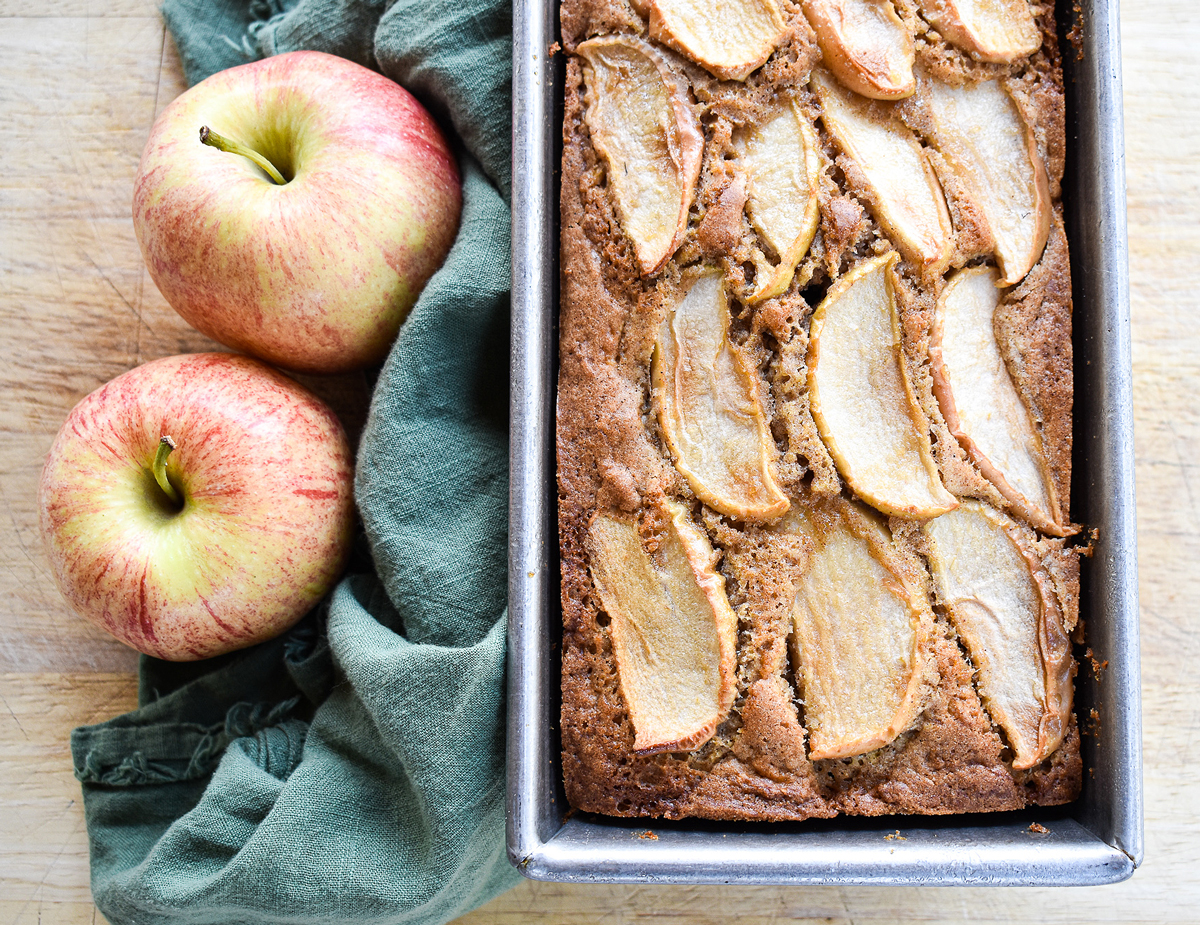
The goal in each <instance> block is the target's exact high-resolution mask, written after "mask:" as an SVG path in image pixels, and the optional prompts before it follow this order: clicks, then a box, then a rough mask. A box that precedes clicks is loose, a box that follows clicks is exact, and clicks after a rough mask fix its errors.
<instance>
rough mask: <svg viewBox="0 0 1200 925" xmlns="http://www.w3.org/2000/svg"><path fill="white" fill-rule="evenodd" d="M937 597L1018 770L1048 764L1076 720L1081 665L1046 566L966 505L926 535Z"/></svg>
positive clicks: (994, 520) (1007, 523) (987, 515)
mask: <svg viewBox="0 0 1200 925" xmlns="http://www.w3.org/2000/svg"><path fill="white" fill-rule="evenodd" d="M923 529H924V531H925V534H926V536H928V537H929V540H930V543H929V546H930V550H931V554H930V565H931V566H932V571H933V577H934V581H935V583H936V585H937V593H938V598H939V600H940V601H941V602H942V604H944V605H945V606H946V608H947V609H948V610H949V611H950V617H951V619H952V620H953V622H954V628H955V629H956V630H957V631H958V635H959V638H961V639H962V641H963V643H964V645H966V647H967V652H968V653H969V654H970V656H971V661H972V662H973V663H974V665H975V668H976V671H977V672H978V677H979V681H978V685H979V694H980V696H981V697H982V699H983V704H984V706H985V707H986V708H987V710H988V712H989V713H990V714H991V716H992V720H993V721H994V722H995V723H996V725H998V726H999V727H1000V728H1001V729H1003V730H1004V734H1005V735H1006V736H1007V738H1008V744H1009V747H1010V748H1011V749H1012V751H1013V756H1014V757H1013V767H1014V768H1018V769H1021V768H1031V767H1033V766H1034V765H1036V764H1038V763H1039V762H1041V761H1042V760H1043V759H1045V758H1046V757H1047V756H1049V755H1050V754H1051V753H1052V752H1053V751H1054V750H1055V749H1056V748H1058V746H1059V743H1061V742H1062V737H1063V734H1064V732H1065V731H1066V728H1067V723H1068V722H1069V720H1070V714H1071V675H1072V672H1073V668H1074V663H1073V662H1072V660H1071V655H1070V643H1069V640H1068V639H1067V634H1066V632H1065V630H1064V629H1063V623H1062V612H1061V609H1060V607H1059V604H1058V598H1057V597H1056V596H1055V594H1054V591H1053V588H1052V585H1051V580H1050V578H1049V576H1048V575H1047V574H1046V573H1045V570H1044V569H1043V567H1042V564H1041V562H1040V560H1039V559H1038V558H1037V556H1036V555H1035V554H1034V552H1033V550H1032V549H1030V548H1029V547H1028V546H1027V545H1025V543H1024V542H1022V541H1021V539H1020V535H1021V534H1020V529H1019V528H1018V527H1017V525H1016V524H1015V523H1014V522H1013V521H1011V520H1010V519H1009V518H1007V517H1005V516H1004V515H1003V514H1001V513H1000V512H998V511H995V510H993V509H992V508H989V507H987V506H986V505H984V504H980V503H979V502H977V501H964V502H963V504H962V506H961V507H959V508H958V509H957V510H955V511H951V512H950V513H949V514H943V515H942V516H941V517H937V518H935V519H933V520H931V521H929V522H928V523H927V524H925V525H924V527H923Z"/></svg>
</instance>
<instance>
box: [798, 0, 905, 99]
mask: <svg viewBox="0 0 1200 925" xmlns="http://www.w3.org/2000/svg"><path fill="white" fill-rule="evenodd" d="M803 3H804V15H805V17H806V18H807V19H808V24H809V25H810V26H812V28H813V32H815V33H816V35H817V44H818V45H819V46H820V47H821V59H822V60H823V61H824V62H825V66H826V67H827V68H829V70H831V71H832V72H833V74H834V76H835V77H837V79H838V80H840V81H841V82H842V83H843V84H844V85H845V86H846V87H848V88H849V89H851V90H853V91H854V92H855V93H860V94H862V95H863V96H867V97H870V98H872V99H876V100H896V99H900V98H901V97H905V96H912V94H913V91H914V90H916V88H917V84H916V80H915V78H914V77H913V60H914V59H915V52H914V46H913V37H912V35H911V34H910V33H909V31H908V27H906V26H905V25H904V23H903V22H901V21H900V17H899V16H897V15H896V10H895V8H894V7H893V6H892V3H891V0H803Z"/></svg>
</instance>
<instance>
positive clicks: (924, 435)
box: [808, 253, 958, 517]
mask: <svg viewBox="0 0 1200 925" xmlns="http://www.w3.org/2000/svg"><path fill="white" fill-rule="evenodd" d="M897 259H898V258H897V257H896V255H895V254H894V253H890V254H885V255H884V256H882V257H876V258H874V259H873V260H868V261H866V262H865V263H861V264H859V265H858V266H856V267H855V268H854V269H853V270H851V271H850V272H849V273H847V274H846V275H845V276H843V277H842V278H841V279H840V280H838V282H837V284H836V285H834V287H833V288H832V289H830V291H829V294H828V295H826V296H825V299H824V301H823V302H821V304H820V305H819V306H818V307H817V310H816V313H815V314H814V315H813V319H812V325H811V327H810V330H809V347H808V397H809V402H810V405H811V407H812V414H813V418H814V420H815V421H816V424H817V430H818V431H819V432H820V434H821V438H822V439H823V440H824V441H825V445H826V447H828V448H829V455H830V456H832V457H833V461H834V463H835V464H836V465H837V468H838V471H839V472H840V473H841V474H842V477H843V478H844V479H845V480H846V482H847V483H848V484H849V485H850V488H851V489H852V490H853V491H854V493H855V494H857V495H858V496H859V497H860V498H862V499H863V500H864V501H867V502H868V503H870V504H871V505H873V506H874V507H876V508H878V509H879V510H881V511H883V512H884V513H885V514H894V515H895V516H897V517H934V516H936V515H938V514H941V513H944V512H945V511H948V510H950V509H951V508H953V507H954V506H955V505H956V504H957V503H958V502H957V501H956V500H955V498H954V496H953V495H952V494H950V492H948V491H946V489H945V488H944V487H943V485H942V480H941V477H940V476H939V474H938V470H937V464H936V463H935V462H934V460H933V452H932V450H931V448H930V443H929V432H928V430H927V428H926V425H925V422H924V418H923V415H922V414H921V411H920V408H919V407H918V405H917V400H916V396H914V395H913V391H912V386H911V384H910V383H909V380H908V372H907V370H906V368H905V366H904V363H903V362H902V358H901V346H900V325H899V320H898V318H897V315H896V299H895V296H894V294H893V291H892V286H893V283H892V278H891V268H892V267H893V266H894V265H895V263H896V261H897Z"/></svg>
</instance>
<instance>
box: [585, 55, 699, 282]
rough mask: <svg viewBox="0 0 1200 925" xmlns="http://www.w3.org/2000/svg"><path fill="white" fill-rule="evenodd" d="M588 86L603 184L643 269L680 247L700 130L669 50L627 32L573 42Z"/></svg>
mask: <svg viewBox="0 0 1200 925" xmlns="http://www.w3.org/2000/svg"><path fill="white" fill-rule="evenodd" d="M577 50H578V52H579V54H580V55H581V56H582V58H583V79H584V83H585V85H586V88H587V95H586V103H587V109H586V110H585V112H584V121H585V122H586V123H587V127H588V130H589V131H590V132H591V136H592V144H593V145H595V147H596V150H597V151H598V152H599V153H600V156H601V157H602V158H603V159H604V163H605V165H606V167H607V168H608V187H609V189H610V190H611V192H612V196H613V201H614V203H615V205H616V209H617V216H618V218H619V219H620V221H621V227H622V228H623V229H624V231H625V234H626V235H628V236H629V239H630V241H632V242H633V247H634V252H635V253H636V254H637V259H638V263H639V265H640V266H641V270H642V273H643V274H644V275H646V276H653V275H654V274H655V273H657V272H658V271H659V270H661V269H662V268H663V265H664V264H666V262H667V261H668V260H669V259H670V258H671V255H672V254H674V253H675V251H676V250H677V249H678V248H679V245H680V243H681V242H682V241H683V236H684V234H686V232H687V221H688V209H689V208H690V207H691V203H692V196H693V194H694V191H695V188H696V179H697V178H698V177H699V175H700V161H701V158H702V156H703V153H704V135H703V133H702V132H701V131H700V122H699V120H698V119H697V118H696V113H695V111H694V110H693V109H692V106H691V103H690V101H689V99H688V87H687V83H686V82H685V81H684V80H683V79H682V78H681V77H680V76H679V75H678V74H676V73H675V71H674V70H672V68H671V65H670V64H669V62H668V61H667V58H666V56H665V55H664V54H663V53H662V52H661V51H659V50H658V49H656V48H654V47H653V46H652V45H650V44H649V43H647V42H645V41H643V40H641V39H639V38H635V37H633V36H628V35H616V36H605V37H603V38H595V39H589V40H588V41H586V42H583V43H582V44H580V45H579V47H578V49H577Z"/></svg>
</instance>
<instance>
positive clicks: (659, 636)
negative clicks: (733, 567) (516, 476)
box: [588, 502, 737, 754]
mask: <svg viewBox="0 0 1200 925" xmlns="http://www.w3.org/2000/svg"><path fill="white" fill-rule="evenodd" d="M664 513H666V514H667V515H668V516H667V517H666V518H664V519H665V520H666V521H667V527H666V530H665V533H664V535H663V536H662V538H661V542H660V545H659V548H658V551H657V552H656V554H655V556H654V557H653V558H651V556H650V555H649V554H648V553H647V552H646V550H645V548H644V547H643V546H642V541H641V538H640V537H639V535H638V526H637V523H636V522H635V521H634V520H632V519H629V518H625V517H620V516H616V515H614V514H608V513H600V514H597V515H596V517H595V519H594V520H593V521H592V525H591V528H590V530H589V533H588V540H589V554H590V556H591V571H592V580H593V581H594V582H595V583H596V590H597V591H598V593H599V595H600V601H601V603H602V604H603V606H604V610H605V611H606V612H607V613H608V616H609V618H610V620H611V621H612V622H611V633H612V644H613V655H614V657H615V658H616V662H617V673H618V675H619V677H620V681H621V692H622V694H623V695H624V697H625V703H626V706H627V707H628V708H629V718H630V720H631V721H632V722H633V728H634V743H633V747H634V751H637V752H641V753H644V754H649V753H653V752H664V751H690V750H692V749H694V748H699V747H700V746H701V745H703V744H704V743H705V742H707V741H708V740H709V738H711V737H712V734H713V733H714V732H715V731H716V728H717V726H718V725H719V724H720V722H721V721H722V720H723V719H724V718H725V717H726V716H727V715H728V713H729V708H730V707H731V706H732V705H733V697H734V691H735V687H736V685H735V679H734V673H735V671H736V669H737V655H736V644H737V617H736V616H735V614H734V612H733V609H732V608H731V607H730V606H729V600H728V598H727V597H726V596H725V579H724V578H722V577H721V575H720V574H719V573H718V572H717V571H716V570H715V567H714V565H715V562H716V556H715V555H714V554H713V550H712V547H711V546H710V545H709V542H708V539H707V537H706V536H705V535H704V534H703V533H702V532H701V531H700V530H699V529H698V528H697V527H696V526H695V525H694V524H692V523H691V521H690V520H688V517H687V513H686V511H685V509H684V508H683V506H682V505H679V504H676V503H674V502H667V504H666V510H665V512H664Z"/></svg>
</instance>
